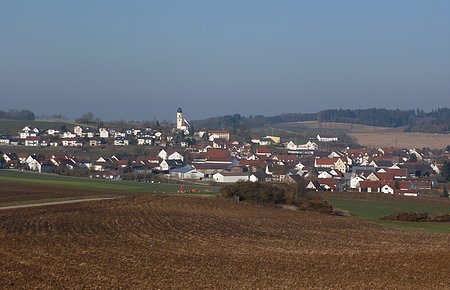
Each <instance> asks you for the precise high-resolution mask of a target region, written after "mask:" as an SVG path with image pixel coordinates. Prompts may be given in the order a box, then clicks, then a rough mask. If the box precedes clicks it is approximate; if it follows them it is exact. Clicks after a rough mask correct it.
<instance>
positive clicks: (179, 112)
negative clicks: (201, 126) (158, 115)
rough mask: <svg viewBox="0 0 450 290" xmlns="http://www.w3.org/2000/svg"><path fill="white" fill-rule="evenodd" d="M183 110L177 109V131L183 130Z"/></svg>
mask: <svg viewBox="0 0 450 290" xmlns="http://www.w3.org/2000/svg"><path fill="white" fill-rule="evenodd" d="M183 125H184V124H183V110H181V108H178V110H177V129H178V130H184V129H185V127H184V126H183Z"/></svg>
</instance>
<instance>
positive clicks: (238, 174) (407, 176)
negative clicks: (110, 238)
mask: <svg viewBox="0 0 450 290" xmlns="http://www.w3.org/2000/svg"><path fill="white" fill-rule="evenodd" d="M75 134H77V135H78V134H84V133H83V131H77V132H76V133H75ZM208 136H209V138H208V140H207V141H206V140H205V141H204V142H200V143H198V144H191V145H187V146H185V147H177V148H175V147H164V148H160V150H159V152H158V153H157V154H156V155H154V156H135V157H127V158H123V157H122V158H121V157H120V156H117V155H115V156H111V157H99V158H96V159H95V160H90V159H87V158H79V157H74V156H66V155H42V154H40V155H27V154H15V153H4V154H2V156H3V159H4V163H5V164H4V166H3V167H4V168H18V167H20V166H22V168H23V167H25V168H27V169H30V170H36V171H40V172H54V171H55V170H56V169H57V168H60V167H64V168H66V169H68V170H75V169H77V168H84V169H89V171H90V172H91V176H92V177H98V178H108V179H115V178H120V177H121V174H122V173H123V172H125V171H126V172H137V173H148V174H164V175H165V176H168V177H170V178H175V179H180V180H186V179H189V180H203V181H210V182H217V183H227V182H237V181H240V180H245V181H276V182H289V183H298V184H301V185H302V186H304V187H305V188H306V189H310V190H317V191H319V190H326V191H344V190H345V191H347V190H353V191H359V192H383V193H388V194H400V195H406V196H417V195H418V194H420V193H421V192H426V191H427V190H430V189H432V188H433V182H434V180H435V177H436V175H437V174H439V173H440V169H441V166H442V164H443V161H444V160H448V159H449V156H448V154H447V155H445V154H444V155H442V156H433V155H431V153H427V152H422V151H419V150H415V149H410V150H408V149H396V148H379V149H378V150H369V149H365V148H361V149H346V150H342V151H332V152H328V151H323V150H318V145H317V144H316V143H314V142H313V141H308V142H307V143H306V144H302V145H296V144H294V143H293V142H292V141H290V142H287V143H284V144H281V142H280V141H281V140H280V138H279V137H276V136H266V137H264V138H259V137H252V139H251V140H249V142H238V141H230V134H229V133H228V132H227V131H224V130H221V131H210V132H208ZM330 142H332V141H330ZM413 155H414V158H412V156H413Z"/></svg>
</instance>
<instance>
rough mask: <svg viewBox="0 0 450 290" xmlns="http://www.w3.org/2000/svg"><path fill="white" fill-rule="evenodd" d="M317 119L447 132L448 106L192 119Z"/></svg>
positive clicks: (231, 125)
mask: <svg viewBox="0 0 450 290" xmlns="http://www.w3.org/2000/svg"><path fill="white" fill-rule="evenodd" d="M302 121H319V122H339V123H351V124H360V125H369V126H379V127H394V128H397V127H404V128H405V131H408V132H431V133H447V132H450V109H449V108H439V109H437V110H433V111H431V112H424V111H423V110H420V109H417V110H399V109H396V110H391V109H377V108H372V109H355V110H351V109H345V110H344V109H331V110H322V111H320V112H318V113H309V114H303V113H289V114H281V115H276V116H270V117H265V116H262V115H250V116H248V117H245V116H242V115H240V114H234V115H225V116H221V117H213V118H208V119H205V120H197V121H192V122H191V123H192V124H194V125H195V127H196V128H207V129H229V130H238V129H240V130H246V129H249V128H261V127H264V126H267V125H271V124H276V123H287V122H302Z"/></svg>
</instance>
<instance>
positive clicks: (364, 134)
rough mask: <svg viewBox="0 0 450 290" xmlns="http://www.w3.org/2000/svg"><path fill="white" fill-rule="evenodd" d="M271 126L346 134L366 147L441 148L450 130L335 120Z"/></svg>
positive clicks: (311, 131)
mask: <svg viewBox="0 0 450 290" xmlns="http://www.w3.org/2000/svg"><path fill="white" fill-rule="evenodd" d="M272 127H273V128H276V129H281V130H285V131H287V132H291V133H294V134H299V133H303V134H306V133H309V135H311V136H314V135H315V134H331V135H348V136H350V137H351V138H353V140H354V141H355V142H356V143H358V144H360V145H362V146H365V147H370V148H379V147H400V148H424V147H428V148H431V149H443V148H445V147H446V146H448V145H449V144H450V134H434V133H419V132H404V129H405V128H404V127H400V128H387V127H375V126H367V125H358V124H349V123H337V122H318V121H306V122H291V123H280V124H274V125H272Z"/></svg>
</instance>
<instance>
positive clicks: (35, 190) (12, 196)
mask: <svg viewBox="0 0 450 290" xmlns="http://www.w3.org/2000/svg"><path fill="white" fill-rule="evenodd" d="M0 184H1V188H0V206H2V205H11V202H14V203H17V202H26V201H27V200H39V199H43V200H46V201H49V199H54V198H56V199H59V198H85V197H98V196H122V195H124V194H131V193H155V192H159V193H176V192H177V190H178V188H179V186H180V185H178V184H167V183H144V182H134V181H105V180H95V179H87V178H77V177H62V176H58V175H52V174H38V173H31V172H19V171H10V170H0ZM191 188H196V189H197V190H198V193H200V194H213V193H215V192H217V188H215V187H211V186H197V185H195V186H194V185H192V186H186V189H191ZM3 203H5V204H3Z"/></svg>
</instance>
